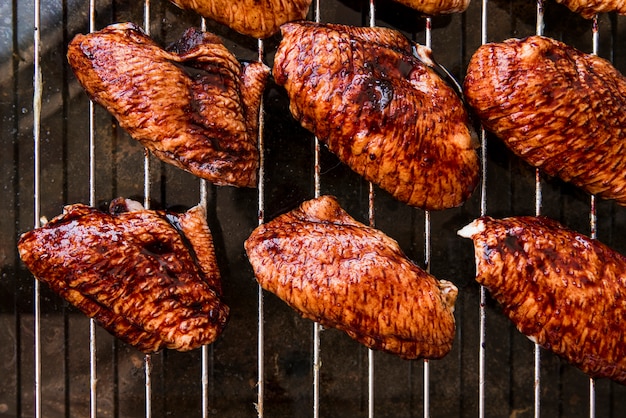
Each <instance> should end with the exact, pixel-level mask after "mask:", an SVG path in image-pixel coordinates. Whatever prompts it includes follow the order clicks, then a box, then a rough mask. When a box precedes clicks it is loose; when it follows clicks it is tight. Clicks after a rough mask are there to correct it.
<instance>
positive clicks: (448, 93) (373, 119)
mask: <svg viewBox="0 0 626 418" xmlns="http://www.w3.org/2000/svg"><path fill="white" fill-rule="evenodd" d="M281 30H282V34H283V39H282V41H281V43H280V45H279V47H278V51H277V53H276V56H275V59H274V68H273V75H274V79H275V80H276V82H277V84H279V85H283V86H284V87H285V89H286V90H287V94H288V95H289V99H290V109H291V113H292V114H293V116H294V117H295V119H297V120H298V121H300V123H301V124H302V126H304V127H305V128H306V129H308V130H310V131H311V132H313V133H314V134H315V135H317V136H318V137H319V138H320V140H322V141H323V142H325V143H326V144H327V145H328V148H329V149H330V150H331V151H332V152H333V153H335V154H336V155H337V156H338V157H339V159H340V160H341V161H342V162H344V163H345V164H347V165H348V166H349V167H350V168H351V169H352V170H354V171H355V172H357V173H358V174H360V175H362V176H363V177H364V178H365V179H366V180H368V181H371V182H373V183H375V184H377V185H378V186H380V187H381V188H382V189H384V190H386V191H387V192H389V193H390V194H391V195H392V196H394V197H395V198H396V199H398V200H400V201H402V202H404V203H407V204H409V205H412V206H416V207H420V208H424V209H429V210H437V209H445V208H450V207H454V206H459V205H461V204H462V203H463V202H464V201H465V200H466V199H467V198H468V197H469V196H470V194H471V193H472V191H473V190H474V188H475V187H476V184H477V181H478V157H477V154H476V150H475V143H474V142H473V140H472V135H471V130H470V127H469V125H468V115H467V113H466V111H465V109H464V107H463V103H462V102H461V100H460V98H459V97H458V96H457V94H456V93H455V91H454V90H453V89H452V88H451V87H449V86H448V85H447V84H446V83H445V82H444V81H443V80H442V79H441V78H440V77H439V76H438V75H437V74H436V73H435V71H434V70H433V68H431V67H433V66H434V65H435V64H434V62H433V61H432V59H431V57H430V50H428V49H426V48H425V47H422V46H420V45H417V44H414V43H412V42H411V41H409V40H408V39H407V38H405V37H404V36H403V35H402V34H401V33H399V32H397V31H394V30H391V29H386V28H362V27H351V26H342V25H320V24H315V23H311V22H302V23H288V24H286V25H283V26H282V28H281Z"/></svg>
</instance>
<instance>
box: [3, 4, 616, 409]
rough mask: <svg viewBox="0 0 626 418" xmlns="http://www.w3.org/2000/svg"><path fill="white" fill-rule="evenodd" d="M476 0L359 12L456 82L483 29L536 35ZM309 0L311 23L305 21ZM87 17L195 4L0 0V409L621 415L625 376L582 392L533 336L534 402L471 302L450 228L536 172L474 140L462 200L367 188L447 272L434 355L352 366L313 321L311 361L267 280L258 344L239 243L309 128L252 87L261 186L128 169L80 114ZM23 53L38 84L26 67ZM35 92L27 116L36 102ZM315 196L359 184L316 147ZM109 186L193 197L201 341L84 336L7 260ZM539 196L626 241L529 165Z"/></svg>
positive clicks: (468, 267)
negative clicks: (445, 309) (205, 330)
mask: <svg viewBox="0 0 626 418" xmlns="http://www.w3.org/2000/svg"><path fill="white" fill-rule="evenodd" d="M485 1H486V2H485V4H484V5H483V4H481V2H480V1H476V0H473V3H472V4H471V5H470V7H469V9H468V10H467V12H465V13H463V14H455V15H451V16H443V17H435V18H432V20H431V21H430V27H431V29H430V30H429V28H428V26H429V25H428V24H427V21H426V19H425V18H423V17H420V16H419V15H418V14H417V13H415V12H413V11H411V10H409V9H407V8H405V7H402V6H399V5H397V4H395V3H392V2H391V1H390V0H378V1H376V4H375V15H374V17H375V23H376V24H377V25H381V26H389V27H393V28H396V29H399V30H401V31H403V32H404V33H405V34H406V35H407V36H409V37H410V38H412V39H414V40H415V41H417V42H419V43H422V44H425V43H427V42H431V43H432V49H433V53H434V56H435V58H436V59H437V61H438V62H439V63H440V64H442V65H443V66H445V67H446V68H447V69H448V70H449V71H450V72H451V73H452V74H453V75H454V76H455V77H456V78H457V79H458V80H462V79H463V76H464V72H465V68H466V66H467V63H468V61H469V58H470V57H471V55H472V53H473V52H474V51H475V50H476V48H477V47H478V46H479V45H480V44H481V42H482V39H483V35H484V34H485V32H484V30H485V29H486V40H487V41H502V40H504V39H507V38H510V37H523V36H527V35H532V34H535V33H536V32H537V20H538V15H537V13H538V12H537V6H536V4H535V3H534V2H532V1H528V0H514V1H505V0H489V1H487V0H485ZM320 3H321V4H320V6H319V11H320V14H319V20H320V21H321V22H332V23H344V24H351V25H360V26H367V25H369V24H370V13H369V11H370V4H369V3H368V2H367V1H349V0H345V1H339V0H324V1H320ZM483 7H486V14H483ZM314 9H315V7H313V8H312V10H311V12H310V14H309V19H314V18H315V15H316V13H315V10H314ZM36 10H38V11H39V17H40V21H39V22H37V21H36V19H35V16H36V13H35V11H36ZM543 12H544V15H543V21H544V23H545V27H544V28H543V31H544V34H545V35H547V36H551V37H553V38H556V39H559V40H562V41H564V42H566V43H568V44H570V45H572V46H575V47H576V48H578V49H581V50H583V51H585V52H592V51H593V50H594V42H593V34H592V21H591V20H584V19H582V18H580V17H579V16H577V15H575V14H573V13H572V12H570V11H569V10H568V9H566V8H565V7H563V6H561V5H559V4H557V3H556V2H555V1H553V0H549V1H546V4H545V5H544V7H543ZM484 16H486V21H484V20H483V19H484ZM90 17H93V24H94V27H95V29H96V30H98V29H101V28H103V27H104V26H106V25H108V24H110V23H113V22H122V21H133V22H135V23H137V24H138V25H140V26H143V25H145V22H146V20H147V21H148V22H149V28H150V34H151V36H152V37H153V38H154V39H155V40H156V41H157V42H159V43H160V44H161V45H163V46H165V45H167V44H168V43H170V42H172V41H174V40H176V39H178V37H179V36H180V35H181V34H182V32H183V31H184V30H185V29H186V28H188V27H190V26H200V25H201V19H200V18H199V17H198V16H197V15H195V14H194V13H192V12H185V11H182V10H180V9H178V8H177V7H176V6H174V5H172V4H170V3H169V2H168V1H167V0H152V1H150V2H149V3H142V2H139V1H121V0H95V1H92V2H91V3H90V2H88V1H82V0H62V1H52V0H41V2H40V3H38V2H34V0H13V1H3V2H2V3H1V4H0V56H1V59H0V116H1V119H0V120H1V122H0V141H2V142H1V148H0V150H1V152H0V186H1V189H0V194H1V196H2V203H3V204H2V205H1V208H0V211H1V216H0V271H1V275H0V336H1V337H0V339H1V341H2V343H0V377H1V383H0V417H18V416H19V417H21V416H37V415H40V416H45V417H84V416H90V415H91V416H96V415H97V416H99V417H143V416H146V417H170V416H171V417H199V416H203V417H204V416H219V417H250V416H255V415H257V414H258V415H263V416H267V417H301V416H302V417H307V416H323V417H359V416H368V415H369V416H376V417H414V416H425V415H430V416H432V417H476V416H487V417H530V416H536V413H535V411H536V410H540V413H541V415H542V416H545V417H588V416H597V417H620V416H623V413H624V411H625V410H626V387H624V386H621V385H619V384H616V383H611V382H609V381H604V380H599V381H596V382H594V386H593V387H592V388H593V389H592V390H590V381H589V378H588V377H586V376H585V375H584V374H582V373H581V372H579V371H578V370H577V369H575V368H573V367H571V366H569V365H567V364H566V363H565V362H564V361H562V360H559V359H558V358H557V357H555V356H554V355H552V354H551V353H549V352H546V351H543V350H541V351H540V358H541V366H540V369H539V377H540V386H539V392H540V397H539V398H538V399H535V389H534V388H535V383H534V379H535V366H534V364H535V354H534V345H533V344H532V343H531V342H530V341H529V340H528V339H527V338H525V337H524V336H523V335H521V334H520V333H519V332H517V331H516V329H515V328H514V326H513V325H511V323H509V322H508V320H507V319H506V318H505V317H504V316H503V315H502V314H501V312H500V310H499V307H498V306H497V304H496V303H494V302H493V301H492V300H491V299H490V298H489V296H488V294H487V295H486V298H485V299H484V304H482V307H481V288H480V287H479V286H478V285H477V284H476V282H475V281H474V273H475V266H474V257H473V247H472V244H471V242H470V241H469V240H465V239H462V238H460V237H458V236H457V235H456V231H457V230H458V229H460V228H461V227H463V226H464V225H465V224H467V223H468V222H470V221H471V220H473V219H474V218H476V217H478V216H479V215H480V214H481V212H483V211H485V212H486V213H487V214H489V215H492V216H495V217H500V216H509V215H533V214H535V212H536V201H537V196H538V195H537V193H538V192H537V189H536V173H535V170H534V169H532V168H530V167H529V166H528V165H527V164H525V163H523V162H522V161H520V160H519V159H518V158H516V157H515V156H513V155H512V154H511V153H510V152H509V151H507V150H506V148H505V147H504V145H502V143H501V142H499V141H498V140H497V139H495V138H492V137H491V136H487V137H486V139H485V141H486V142H485V147H484V148H483V149H484V150H486V154H485V155H484V156H483V158H484V162H485V163H486V164H485V167H486V185H485V186H484V189H483V190H481V189H480V188H479V189H477V190H476V191H475V192H474V194H473V195H472V198H471V199H470V200H469V201H468V202H467V203H466V204H465V205H464V206H462V207H461V208H458V209H451V210H446V211H442V212H432V213H429V214H426V213H424V212H423V211H421V210H417V209H412V208H409V207H407V206H405V205H403V204H401V203H398V202H396V201H395V200H393V199H392V198H391V197H389V196H388V195H387V194H386V193H385V192H383V191H380V190H378V189H375V190H374V191H375V196H374V203H373V216H371V218H372V219H373V220H374V222H375V225H376V227H377V228H379V229H381V230H383V231H384V232H385V233H387V234H388V235H390V236H391V237H393V238H394V239H396V240H397V241H398V242H399V244H400V246H401V247H402V249H403V250H404V251H405V252H406V254H407V255H408V256H409V257H410V258H411V259H413V260H414V261H416V262H417V263H418V264H420V265H422V266H427V267H428V268H429V269H430V271H431V273H433V274H434V275H435V276H437V277H438V278H441V279H448V280H451V281H453V282H454V283H455V284H456V285H457V286H458V287H459V299H458V302H457V306H456V312H455V315H456V320H457V334H456V340H455V344H454V347H453V350H452V352H451V353H450V354H449V355H448V356H447V357H445V358H444V359H442V360H438V361H431V362H428V363H427V367H426V371H427V373H424V369H425V364H424V362H423V361H405V360H401V359H399V358H396V357H394V356H391V355H388V354H383V353H374V354H373V356H372V357H371V359H372V361H370V357H369V353H368V350H367V349H365V348H363V347H362V346H360V345H359V344H357V343H356V342H354V341H353V340H351V339H350V338H348V337H347V336H346V335H344V334H343V333H341V332H339V331H336V330H332V329H329V330H323V331H321V332H320V333H319V334H320V341H319V347H320V348H319V352H318V354H319V359H320V362H321V368H320V369H319V375H317V376H316V374H315V370H316V367H314V364H313V362H314V358H316V355H315V354H314V346H315V344H314V339H313V337H314V335H315V333H314V331H313V330H314V325H313V323H312V322H311V321H308V320H303V319H301V318H299V317H298V315H297V314H295V313H294V312H293V311H292V310H291V309H290V308H288V307H287V306H286V305H285V304H284V303H283V302H282V301H280V300H278V299H277V298H276V297H274V296H273V295H271V294H267V293H262V298H261V299H262V301H263V305H262V314H263V316H262V322H263V325H264V326H263V327H262V333H261V336H262V339H261V350H259V349H258V344H259V289H258V285H257V284H256V282H255V280H254V277H253V275H252V270H251V267H250V265H249V263H248V260H247V259H246V257H245V253H244V248H243V242H244V240H245V239H246V238H247V237H248V236H249V234H250V232H251V231H252V230H253V229H254V228H255V227H256V226H257V224H258V223H259V219H261V220H269V219H272V218H274V217H275V216H276V215H278V214H280V213H283V212H285V211H287V210H290V209H292V208H294V207H295V206H296V205H298V204H299V203H300V202H302V201H303V200H307V199H310V198H312V197H313V196H314V195H315V193H316V184H315V152H316V151H315V147H314V138H313V136H312V135H311V134H310V133H309V132H307V131H305V130H304V129H303V128H301V127H300V126H299V124H298V123H297V122H296V121H294V120H293V118H292V117H291V115H290V113H289V109H288V101H287V96H286V93H285V92H284V90H282V89H281V88H278V87H276V86H275V85H274V84H272V83H270V84H269V86H268V88H267V90H266V93H265V100H264V130H263V155H264V179H263V182H262V188H261V189H259V190H261V191H262V193H261V195H260V196H259V190H256V189H236V188H230V187H215V186H211V185H209V186H207V187H206V189H204V186H203V184H202V183H201V182H200V181H199V180H198V179H197V178H195V177H193V176H192V175H190V174H187V173H184V172H182V171H181V170H178V169H175V168H172V167H170V166H168V165H165V164H163V163H161V162H159V161H158V160H157V159H155V158H154V157H149V158H148V161H149V165H148V167H147V168H144V165H145V158H144V155H145V153H144V150H143V148H142V147H141V146H140V145H139V143H137V142H136V141H134V140H132V139H130V138H129V137H128V135H127V134H126V133H125V132H124V131H123V130H122V129H121V128H120V127H119V126H117V124H116V122H115V121H114V120H113V119H112V118H111V116H110V115H109V114H108V113H107V112H106V111H105V110H104V109H102V108H100V107H98V106H96V107H95V108H94V112H93V125H90V110H89V109H90V105H89V100H88V97H87V96H86V94H84V92H83V91H82V89H81V88H80V87H79V86H78V84H77V82H76V80H75V78H74V76H73V74H72V73H71V71H70V69H69V67H68V65H67V62H66V58H65V52H66V45H67V43H68V42H69V40H71V39H72V37H73V36H74V35H75V34H77V33H86V32H88V31H89V30H90ZM34 27H37V30H35V31H34V30H33V28H34ZM206 27H207V30H209V31H211V32H213V33H216V34H218V35H220V36H221V37H222V38H223V39H224V42H225V45H226V46H227V47H228V48H229V49H230V50H231V51H232V52H233V53H234V54H235V55H236V56H237V58H239V59H243V60H256V59H258V56H259V43H258V41H257V40H256V39H252V38H248V37H245V36H242V35H239V34H236V33H234V32H233V31H231V30H229V29H227V28H225V27H223V26H220V25H218V24H215V23H213V22H210V21H207V22H206ZM597 27H598V38H597V46H598V48H597V53H598V55H600V56H602V57H604V58H607V59H609V60H611V61H612V62H613V63H614V65H615V66H616V67H617V69H618V70H620V71H621V72H622V73H625V72H626V45H625V44H624V41H625V40H626V17H618V16H617V15H615V14H603V15H600V16H599V17H598V20H597ZM37 38H39V39H40V42H39V40H38V39H37ZM279 40H280V38H279V35H277V36H275V37H273V38H270V39H268V40H265V41H264V42H263V44H262V45H261V46H262V48H263V51H264V55H263V59H264V61H265V62H266V63H268V65H271V63H272V59H273V53H274V51H275V49H276V46H277V44H278V41H279ZM37 58H38V59H39V62H40V68H41V74H42V78H41V83H40V84H38V82H37V81H36V77H34V74H36V72H35V62H36V61H37ZM36 87H37V88H36ZM39 88H40V89H41V109H40V113H39V109H38V107H37V106H35V105H34V103H35V102H36V100H34V97H35V96H36V95H35V93H36V92H37V91H38V89H39ZM90 136H92V137H93V139H94V144H95V146H94V147H93V152H91V151H92V149H91V147H90ZM145 173H147V180H149V181H146V179H145V178H144V176H145ZM146 185H147V187H145V186H146ZM205 191H206V193H204V192H205ZM319 192H320V193H322V194H333V195H335V196H337V198H338V199H339V201H340V203H341V205H342V206H343V207H344V208H345V209H346V210H347V211H348V213H350V214H351V215H352V216H354V217H355V218H357V219H359V220H360V221H362V222H364V223H368V222H369V220H370V199H369V186H368V184H367V183H366V182H364V181H363V180H361V179H360V178H359V177H358V176H357V175H356V174H354V173H353V172H351V171H350V170H349V169H348V168H346V167H345V166H344V165H342V164H341V163H339V161H338V160H337V158H336V157H334V156H333V155H332V154H330V153H329V152H328V151H327V150H326V149H325V148H324V147H323V146H322V147H321V151H320V153H319ZM118 196H124V197H131V198H135V199H138V200H140V201H143V200H144V199H145V198H146V197H149V203H150V207H152V208H186V207H191V206H193V205H195V204H197V203H198V202H199V201H201V200H204V199H206V204H207V208H208V217H209V223H210V225H211V229H212V231H213V234H214V240H215V245H216V250H217V254H218V258H219V261H220V263H221V270H222V276H223V285H224V294H225V297H226V300H227V303H228V304H229V305H230V307H231V319H230V322H229V324H228V325H227V327H226V330H225V331H224V333H223V335H222V337H221V338H220V339H219V340H218V341H217V342H216V343H215V344H214V345H212V346H210V347H207V348H206V349H198V350H195V351H193V352H189V353H178V352H173V351H165V352H161V353H158V354H154V355H152V356H150V357H147V358H145V357H144V355H143V354H141V353H140V352H138V351H136V350H134V349H132V348H130V347H128V346H126V345H124V344H123V343H121V342H119V341H116V340H115V339H114V338H113V337H111V336H110V335H109V334H107V333H106V332H105V331H103V330H102V329H100V328H98V327H95V328H94V330H95V338H90V321H89V319H87V318H86V317H85V316H83V315H82V314H81V313H79V312H78V311H77V310H76V309H74V308H73V307H71V306H69V305H67V304H66V303H64V301H63V300H62V299H60V298H59V297H57V296H56V295H54V294H53V293H51V292H50V291H49V289H47V288H46V287H45V286H41V287H40V288H39V290H38V291H37V292H36V289H35V280H34V278H33V277H32V275H31V274H30V273H29V272H28V271H26V269H25V268H24V266H23V265H22V264H21V262H20V260H19V258H18V255H17V250H16V242H17V239H18V237H19V235H20V234H21V233H23V232H25V231H27V230H30V229H32V228H33V227H34V226H35V225H36V224H37V223H38V220H37V219H36V218H38V215H41V216H46V217H48V218H52V217H53V216H55V215H57V214H59V213H60V212H61V210H62V207H63V206H64V205H65V204H71V203H78V202H80V203H87V204H89V203H90V201H92V202H91V203H92V204H95V205H99V206H103V205H106V204H107V203H108V202H109V201H110V200H112V199H114V198H115V197H118ZM539 198H540V201H541V213H542V214H544V215H548V216H550V217H552V218H554V219H557V220H559V221H561V222H563V223H565V224H566V225H568V226H569V227H571V228H573V229H575V230H577V231H580V232H582V233H585V234H589V233H590V231H591V229H590V228H591V226H592V224H593V222H590V218H591V219H593V217H590V214H591V213H593V212H592V209H594V210H595V215H596V217H597V237H598V239H600V240H601V241H603V242H604V243H606V244H608V245H610V246H611V247H613V248H614V249H616V250H617V251H619V252H621V253H622V254H626V239H624V237H625V236H626V235H625V234H626V209H625V208H623V207H619V206H617V205H615V204H613V203H608V202H601V201H597V202H596V203H595V204H592V203H591V202H590V198H589V196H587V195H585V194H584V193H582V192H580V191H578V190H577V189H575V188H573V187H572V186H569V185H566V184H564V183H562V182H560V181H558V180H555V179H549V178H545V177H543V176H541V178H540V195H539ZM259 201H261V202H262V204H263V207H262V208H263V211H262V213H261V216H259ZM36 293H37V294H38V295H37V296H36ZM37 306H39V311H38V312H36V307H37ZM36 313H37V318H35V316H36V315H35V314H36ZM483 315H484V322H482V325H481V318H482V317H483ZM482 334H484V339H482V340H481V335H482ZM37 335H39V336H38V337H37ZM481 345H482V346H483V348H484V357H482V356H483V354H482V353H481V350H480V348H481ZM90 347H91V348H92V350H91V351H90ZM90 353H91V354H90ZM259 353H261V354H259ZM92 356H93V358H95V362H92V361H91V360H90V358H91V357H92ZM37 358H40V359H41V363H40V364H38V362H37V361H36V359H37ZM259 358H260V359H261V369H262V375H261V376H260V375H259V371H258V370H259ZM481 358H484V363H483V362H482V361H481ZM371 364H373V366H372V365H371ZM483 365H484V367H483ZM425 374H426V375H427V377H426V378H425V377H424V376H425ZM39 375H40V379H39V378H37V376H39ZM370 375H371V376H372V380H371V382H373V385H370V383H369V382H370V380H369V376H370ZM482 377H484V382H481V380H482ZM318 378H319V379H318ZM425 389H426V390H425ZM259 393H261V396H260V397H259ZM370 393H373V396H372V395H370ZM590 393H591V394H593V395H590ZM255 405H257V406H258V407H255Z"/></svg>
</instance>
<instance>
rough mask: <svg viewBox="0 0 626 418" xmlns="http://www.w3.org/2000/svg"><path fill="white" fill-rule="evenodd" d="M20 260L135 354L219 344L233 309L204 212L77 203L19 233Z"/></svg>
mask: <svg viewBox="0 0 626 418" xmlns="http://www.w3.org/2000/svg"><path fill="white" fill-rule="evenodd" d="M18 249H19V254H20V257H21V259H22V261H23V262H24V264H25V265H26V267H28V269H29V270H30V271H31V272H32V273H33V275H34V276H35V277H36V278H37V279H38V280H39V281H41V282H42V283H45V284H46V285H48V286H49V287H50V288H51V289H52V290H53V291H54V292H55V293H57V294H59V295H60V296H61V297H63V298H64V299H66V300H67V301H68V302H69V303H70V304H72V305H73V306H75V307H76V308H78V309H79V310H80V311H81V312H83V313H84V314H86V315H87V316H89V317H90V318H94V319H95V320H96V322H97V323H98V324H99V325H101V326H102V327H103V328H104V329H106V330H107V331H108V332H110V333H111V334H113V335H114V336H116V337H117V338H119V339H121V340H122V341H124V342H125V343H127V344H130V345H132V346H133V347H135V348H136V349H138V350H140V351H142V352H145V353H151V352H156V351H160V350H162V349H164V348H168V349H175V350H179V351H188V350H192V349H194V348H197V347H199V346H201V345H204V344H210V343H212V342H214V341H215V340H216V339H217V338H218V337H219V336H220V335H221V333H222V330H223V329H224V327H225V326H226V323H227V320H228V317H229V308H228V306H227V305H226V304H225V303H224V302H223V300H222V286H221V278H220V272H219V269H218V265H217V260H216V258H215V251H214V247H213V241H212V237H211V232H210V230H209V227H208V225H207V223H206V213H205V210H204V208H203V207H201V206H196V207H194V208H192V209H190V210H188V211H187V212H185V213H173V212H165V211H153V210H146V209H143V207H142V206H141V204H139V203H137V202H134V201H132V200H126V199H122V198H119V199H116V200H115V201H113V202H112V203H111V205H110V212H109V213H106V212H102V211H100V210H98V209H95V208H92V207H89V206H86V205H83V204H74V205H69V206H66V207H65V209H64V212H63V214H61V215H59V216H57V217H55V218H53V219H52V220H50V222H47V223H46V224H44V225H43V226H42V227H40V228H36V229H34V230H32V231H29V232H27V233H25V234H23V235H22V237H21V238H20V240H19V243H18Z"/></svg>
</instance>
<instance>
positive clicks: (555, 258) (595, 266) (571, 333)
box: [459, 216, 626, 384]
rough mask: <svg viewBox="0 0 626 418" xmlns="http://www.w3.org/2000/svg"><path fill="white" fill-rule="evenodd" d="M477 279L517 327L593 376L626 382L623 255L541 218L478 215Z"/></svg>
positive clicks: (467, 232) (469, 230) (469, 233)
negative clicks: (495, 217) (498, 217)
mask: <svg viewBox="0 0 626 418" xmlns="http://www.w3.org/2000/svg"><path fill="white" fill-rule="evenodd" d="M459 235H461V236H463V237H466V238H471V239H472V240H473V241H474V248H475V255H476V265H477V267H476V270H477V272H476V280H477V281H478V282H479V283H480V284H482V285H484V286H485V287H486V288H487V289H488V290H489V291H490V292H491V294H492V295H493V297H494V299H495V300H496V301H498V302H499V303H500V304H501V305H502V308H503V311H504V313H505V315H506V316H507V317H508V318H509V319H510V320H511V321H512V322H513V323H514V324H515V325H516V326H517V328H518V329H519V331H520V332H522V333H523V334H524V335H526V336H528V337H529V338H530V339H531V340H532V341H534V342H536V343H537V344H539V345H541V346H542V347H544V348H546V349H548V350H551V351H553V352H554V353H556V354H558V355H559V356H561V357H563V358H565V359H566V360H567V361H569V362H570V363H571V364H573V365H574V366H576V367H578V368H580V369H581V370H582V371H583V372H585V373H587V374H589V375H590V376H592V377H598V378H599V377H606V378H610V379H613V380H615V381H617V382H619V383H622V384H626V339H625V330H624V323H625V321H626V258H625V257H623V256H622V255H620V254H618V253H616V252H615V251H613V250H611V249H610V248H609V247H607V246H606V245H604V244H602V243H600V242H598V241H597V240H593V239H590V238H587V237H585V236H584V235H581V234H578V233H576V232H574V231H571V230H569V229H567V228H565V227H564V226H562V225H560V224H559V223H557V222H556V221H553V220H550V219H547V218H543V217H523V216H522V217H514V218H506V219H502V220H498V219H493V218H490V217H482V218H479V219H477V220H476V221H474V222H473V223H471V224H469V225H468V226H466V227H465V228H463V229H462V230H461V231H459Z"/></svg>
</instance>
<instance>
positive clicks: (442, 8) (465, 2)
mask: <svg viewBox="0 0 626 418" xmlns="http://www.w3.org/2000/svg"><path fill="white" fill-rule="evenodd" d="M394 1H395V2H396V3H400V4H403V5H405V6H407V7H410V8H411V9H415V10H417V11H418V12H421V13H423V14H425V15H428V16H436V15H443V14H450V13H461V12H464V11H465V10H467V7H468V6H469V4H470V0H394Z"/></svg>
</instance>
